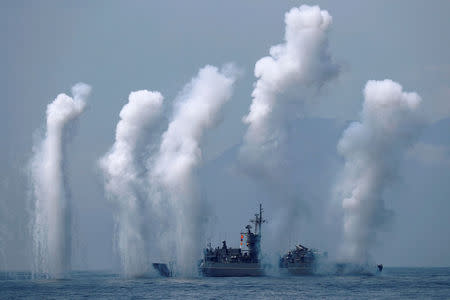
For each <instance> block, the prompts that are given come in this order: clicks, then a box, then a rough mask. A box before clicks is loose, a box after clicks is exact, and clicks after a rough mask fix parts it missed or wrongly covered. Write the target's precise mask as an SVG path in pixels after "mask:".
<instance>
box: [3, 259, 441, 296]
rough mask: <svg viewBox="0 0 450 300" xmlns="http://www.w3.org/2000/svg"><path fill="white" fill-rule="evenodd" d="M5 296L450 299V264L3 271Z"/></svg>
mask: <svg viewBox="0 0 450 300" xmlns="http://www.w3.org/2000/svg"><path fill="white" fill-rule="evenodd" d="M0 298H1V299H17V298H20V299H78V298H92V299H111V298H119V299H128V298H133V299H141V298H147V299H148V298H162V299H166V298H175V299H178V298H184V299H302V298H305V299H310V298H320V299H341V298H345V299H367V298H370V299H374V298H376V299H377V298H383V299H430V298H436V299H450V268H389V267H385V268H384V270H383V272H382V273H381V274H378V275H374V276H367V275H365V276H361V275H359V276H357V275H353V276H350V275H349V276H331V275H327V276H320V275H315V276H302V277H259V278H256V277H253V278H250V277H249V278H190V279H184V278H145V279H133V280H131V279H123V278H121V277H120V276H118V275H117V274H112V273H108V272H72V274H71V278H70V279H65V280H32V279H30V274H28V273H21V272H10V273H0Z"/></svg>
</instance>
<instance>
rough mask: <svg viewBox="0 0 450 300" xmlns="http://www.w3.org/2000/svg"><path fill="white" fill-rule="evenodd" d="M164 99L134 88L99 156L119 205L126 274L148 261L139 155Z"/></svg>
mask: <svg viewBox="0 0 450 300" xmlns="http://www.w3.org/2000/svg"><path fill="white" fill-rule="evenodd" d="M162 103H163V96H162V95H161V94H160V93H159V92H149V91H146V90H143V91H137V92H132V93H131V94H130V96H129V102H128V103H127V104H125V105H124V107H123V108H122V110H121V111H120V121H119V123H118V124H117V128H116V140H115V142H114V145H113V146H112V148H111V150H110V151H109V152H108V153H107V154H106V155H105V156H104V157H103V158H102V159H101V160H100V167H101V169H102V171H103V174H104V177H105V191H106V194H107V196H108V197H109V198H110V199H111V200H112V201H113V203H114V204H115V205H116V207H115V208H116V214H115V222H116V227H117V241H116V242H117V247H118V250H119V254H120V258H121V265H122V270H123V272H124V274H125V275H126V276H136V275H141V274H143V273H144V272H145V271H146V270H147V267H148V265H149V261H148V251H149V249H148V248H147V243H148V241H147V240H146V234H145V230H144V229H145V224H144V222H145V221H146V220H145V219H144V217H145V215H144V214H143V211H144V208H145V205H144V201H145V198H143V197H142V193H143V189H142V186H143V182H142V177H141V174H142V172H144V171H145V170H142V167H141V164H140V163H142V160H140V159H139V156H140V155H142V152H143V151H144V150H145V149H144V147H145V146H146V143H145V142H146V141H145V135H146V133H147V131H148V130H149V129H150V127H151V125H153V124H154V123H155V122H156V121H157V120H158V118H159V116H160V114H161V109H162ZM142 140H144V141H142Z"/></svg>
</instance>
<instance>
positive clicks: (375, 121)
mask: <svg viewBox="0 0 450 300" xmlns="http://www.w3.org/2000/svg"><path fill="white" fill-rule="evenodd" d="M421 101H422V100H421V98H420V96H419V95H418V94H416V93H406V92H403V91H402V87H401V85H399V84H398V83H396V82H393V81H391V80H383V81H368V82H367V84H366V86H365V88H364V103H363V108H362V112H361V121H359V122H354V123H352V124H351V125H350V126H349V127H348V128H347V129H346V130H345V131H344V133H343V135H342V137H341V139H340V141H339V143H338V151H339V153H340V154H341V155H342V156H343V157H344V159H345V167H344V170H343V173H342V176H341V178H340V181H339V182H338V186H337V195H338V198H339V199H342V207H343V210H344V245H343V249H342V250H343V253H342V255H343V258H344V259H346V260H350V261H353V262H356V263H367V262H368V260H369V259H370V257H369V251H370V248H371V247H372V246H373V245H374V243H375V240H376V234H377V231H378V230H379V229H380V228H381V227H382V226H383V225H384V224H386V221H387V220H388V218H389V216H390V213H389V211H388V210H386V208H385V205H384V201H383V197H382V196H383V192H384V190H385V189H386V187H387V186H388V185H389V184H390V183H391V182H392V180H393V179H394V178H393V177H394V176H395V173H396V170H397V167H398V164H399V161H400V159H401V157H402V156H403V155H405V153H406V151H407V149H408V147H409V146H410V145H411V144H412V143H413V142H414V141H415V139H416V138H417V137H418V134H419V131H420V130H419V129H420V128H421V126H422V120H421V118H420V116H419V108H420V103H421Z"/></svg>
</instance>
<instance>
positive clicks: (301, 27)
mask: <svg viewBox="0 0 450 300" xmlns="http://www.w3.org/2000/svg"><path fill="white" fill-rule="evenodd" d="M331 22H332V17H331V16H330V15H329V14H328V12H327V11H326V10H321V9H320V8H319V7H318V6H307V5H302V6H300V7H299V8H297V7H295V8H292V9H291V10H290V11H289V12H287V13H286V14H285V23H286V29H285V37H284V39H285V42H284V43H283V44H279V45H275V46H272V47H271V48H270V56H267V57H263V58H261V59H260V60H259V61H258V62H257V63H256V65H255V76H256V77H258V80H257V82H256V84H255V88H254V90H253V93H252V97H253V101H252V104H251V106H250V112H249V113H248V115H246V116H245V117H244V119H243V121H244V122H245V123H246V124H248V129H247V132H246V134H245V136H244V141H243V145H242V148H241V149H240V160H241V164H242V165H243V166H244V168H245V171H246V172H247V173H249V174H250V175H251V176H253V177H255V178H257V179H258V180H262V182H263V184H264V185H265V186H267V185H268V184H269V185H271V187H270V190H272V191H276V198H277V200H278V201H283V205H282V207H285V208H287V210H288V211H286V212H282V213H281V214H282V215H285V217H280V220H279V222H278V221H277V222H276V223H279V224H280V225H277V226H280V228H279V231H285V229H286V228H282V227H286V226H287V225H288V224H290V223H292V222H294V221H295V219H297V217H298V215H299V214H300V211H303V209H302V207H301V206H302V204H301V203H300V202H301V201H299V195H298V183H297V182H293V180H294V179H293V178H294V177H295V176H293V175H294V174H295V172H297V170H296V168H295V167H293V164H292V161H293V159H294V158H295V155H296V154H295V153H290V151H289V149H291V148H292V147H290V146H289V143H290V140H292V136H290V134H289V130H288V129H287V128H288V127H289V126H290V125H291V124H292V121H293V120H295V119H296V118H297V119H298V116H299V115H303V114H304V113H305V109H304V106H305V105H306V104H308V101H309V100H311V98H313V97H314V96H315V93H317V91H318V90H319V89H320V88H321V87H322V86H323V85H324V84H326V83H327V82H329V81H330V80H331V79H333V78H335V77H336V76H337V75H338V73H339V66H338V65H337V64H335V63H334V62H333V60H332V58H331V55H330V54H329V50H328V38H327V32H328V30H329V28H330V26H331ZM272 224H274V223H272ZM277 236H285V234H283V235H281V234H277Z"/></svg>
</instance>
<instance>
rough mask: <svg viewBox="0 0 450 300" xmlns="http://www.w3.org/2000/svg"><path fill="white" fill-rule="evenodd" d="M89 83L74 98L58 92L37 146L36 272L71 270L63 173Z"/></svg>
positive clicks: (61, 273) (52, 273)
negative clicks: (73, 127)
mask: <svg viewBox="0 0 450 300" xmlns="http://www.w3.org/2000/svg"><path fill="white" fill-rule="evenodd" d="M90 90H91V88H90V86H88V85H86V84H84V83H78V84H76V85H75V86H73V87H72V94H73V98H71V97H69V96H67V95H66V94H59V95H58V96H57V97H56V99H55V100H54V101H53V102H52V103H50V104H49V105H48V106H47V124H46V134H45V138H44V139H43V140H42V141H41V142H40V144H39V145H37V146H36V147H35V149H34V156H33V158H32V161H31V180H32V185H33V190H32V191H33V197H34V200H35V207H34V209H35V211H34V218H33V242H34V255H35V266H34V271H35V272H36V273H44V274H47V275H48V276H51V277H56V278H58V277H64V276H65V275H66V274H67V272H68V271H70V260H71V238H72V237H71V232H70V229H71V223H70V217H71V212H70V202H69V200H70V199H69V198H68V196H67V189H68V187H67V185H66V180H65V175H64V165H65V157H64V148H65V147H64V146H65V145H64V144H65V142H66V138H67V134H68V132H67V126H68V125H69V124H70V123H71V122H73V121H74V120H75V119H77V118H78V117H79V116H80V114H81V113H82V112H83V110H84V108H85V106H86V104H85V99H86V97H87V96H88V95H89V93H90Z"/></svg>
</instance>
